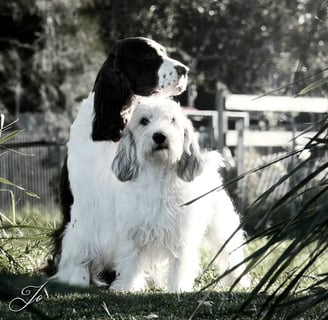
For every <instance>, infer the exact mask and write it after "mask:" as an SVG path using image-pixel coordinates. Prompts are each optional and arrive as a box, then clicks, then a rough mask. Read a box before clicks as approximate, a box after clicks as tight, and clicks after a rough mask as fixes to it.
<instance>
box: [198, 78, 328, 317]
mask: <svg viewBox="0 0 328 320" xmlns="http://www.w3.org/2000/svg"><path fill="white" fill-rule="evenodd" d="M327 82H328V78H323V79H322V80H319V81H316V82H315V83H313V84H311V85H310V86H308V87H307V88H305V89H303V90H302V91H301V92H300V94H305V93H307V92H308V91H309V90H312V89H314V88H316V87H317V86H319V85H322V84H323V83H327ZM313 129H314V126H311V128H309V129H308V130H306V131H305V132H304V133H303V134H304V135H306V133H307V132H308V131H313ZM286 158H288V159H290V160H291V163H292V166H291V167H290V170H289V172H288V173H286V174H285V175H284V176H282V177H281V178H280V179H279V181H278V182H277V183H275V184H274V185H273V186H271V188H269V189H268V190H266V191H265V192H264V193H263V194H262V195H261V196H260V197H259V198H258V199H257V200H256V201H255V202H254V203H252V204H251V205H250V207H249V208H248V209H249V210H248V215H247V216H246V217H245V221H244V223H245V224H247V220H248V219H249V220H251V221H254V216H256V218H258V216H259V215H257V212H258V210H260V209H261V210H262V211H263V207H265V205H264V204H265V203H266V201H267V199H268V198H269V196H270V194H272V193H273V192H274V191H275V189H276V188H278V187H279V186H280V185H281V184H282V183H284V182H285V181H288V180H289V181H292V183H290V189H289V190H288V191H287V192H286V194H284V195H283V196H282V197H281V198H280V199H278V200H277V201H276V202H275V203H274V204H273V205H272V206H271V207H270V208H269V209H267V210H266V211H265V213H264V214H262V216H261V219H260V221H258V223H257V230H259V231H257V232H255V234H254V235H253V236H252V237H251V238H250V239H248V240H247V242H246V243H245V244H246V245H251V244H252V243H256V242H258V241H259V240H260V243H261V246H259V247H257V248H256V249H255V250H254V251H253V252H252V253H251V254H250V255H249V256H248V257H247V258H246V259H245V261H246V262H247V263H248V267H247V270H246V272H252V270H254V269H256V268H259V267H260V266H261V265H262V264H265V261H267V260H270V263H271V266H270V267H269V268H268V270H266V272H264V274H263V275H262V276H261V278H260V279H258V282H257V284H256V285H255V287H254V288H253V289H252V291H251V292H250V294H249V295H247V298H246V299H245V301H244V302H243V303H242V304H241V305H240V307H239V310H238V311H237V313H236V316H235V318H234V319H238V317H239V316H240V315H241V314H243V313H245V312H247V310H248V309H249V308H250V307H251V306H252V304H253V303H254V301H256V299H258V297H259V296H265V297H266V298H265V299H264V302H263V303H262V306H261V308H259V309H258V312H257V318H256V319H273V318H274V319H276V317H277V315H278V318H279V319H298V317H302V316H303V315H304V314H306V313H307V312H309V311H310V310H311V309H314V308H315V311H316V312H318V313H319V314H318V315H317V319H328V263H327V261H328V198H327V196H328V116H327V115H325V117H324V118H323V119H322V121H321V122H319V123H318V124H317V130H316V134H315V136H314V137H312V138H309V141H308V143H307V144H306V145H305V146H304V147H303V148H302V149H299V150H293V151H291V152H289V153H287V154H286V155H285V156H283V157H281V158H279V159H276V160H273V161H271V162H270V163H267V164H264V165H263V166H261V167H259V168H255V169H252V170H250V171H248V172H246V173H244V174H243V175H241V176H239V177H237V178H236V179H234V180H233V181H230V182H228V183H227V184H226V185H229V184H230V183H235V182H236V181H237V180H239V179H242V178H244V177H245V176H247V175H249V174H252V173H254V172H257V171H260V170H262V169H264V168H266V167H267V166H270V165H272V164H274V163H276V162H278V161H281V160H283V159H286ZM222 187H223V186H220V187H218V188H217V189H215V190H218V189H220V188H222ZM215 190H211V192H213V191H215ZM196 201H197V199H196ZM291 204H292V205H293V208H294V212H291V213H290V214H289V215H287V216H283V217H282V218H281V219H280V220H279V221H277V219H275V217H276V216H277V215H279V213H280V212H281V211H282V210H285V209H286V207H287V208H288V206H290V205H291ZM280 216H281V215H280ZM241 227H242V226H241ZM263 239H265V241H263ZM286 240H288V241H286ZM228 241H229V240H228ZM282 243H284V246H285V247H284V248H283V249H282V250H280V252H279V253H278V254H277V251H278V249H279V248H281V247H282V245H281V244H282ZM286 243H287V244H288V245H286ZM219 255H220V252H218V254H217V256H219ZM217 256H216V257H217ZM216 257H214V258H216ZM230 271H231V270H228V271H227V272H226V273H229V272H230ZM226 273H225V274H226ZM225 274H222V275H221V276H220V277H218V278H216V279H215V280H214V281H213V282H211V283H209V284H208V285H207V286H206V288H208V287H211V286H212V285H214V284H216V283H217V282H218V281H219V280H220V279H221V278H222V277H223V276H224V275H225ZM235 284H237V282H236V283H235ZM233 287H235V285H234V286H233ZM233 287H232V288H231V290H232V289H233ZM205 299H206V298H205ZM254 319H255V318H254ZM304 319H305V318H304Z"/></svg>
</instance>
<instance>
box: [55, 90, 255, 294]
mask: <svg viewBox="0 0 328 320" xmlns="http://www.w3.org/2000/svg"><path fill="white" fill-rule="evenodd" d="M92 99H93V97H92V95H90V96H89V98H88V99H86V100H85V101H84V103H83V104H82V109H81V111H80V114H79V117H78V118H77V119H76V121H75V122H74V124H73V126H72V130H71V137H70V142H69V152H70V154H69V158H68V167H69V174H70V180H71V181H72V180H74V181H75V183H74V185H72V192H73V194H74V205H73V207H72V210H71V222H70V223H69V224H68V225H67V227H66V230H65V235H64V237H63V250H62V254H61V259H60V262H59V268H58V272H57V274H56V275H55V278H56V279H58V280H59V281H62V282H66V283H69V284H72V285H79V286H88V285H89V284H90V282H94V283H95V284H97V285H102V284H103V283H102V282H101V281H100V280H99V275H100V273H101V272H102V271H103V270H104V269H106V270H115V271H116V274H117V278H116V280H115V281H114V282H113V284H112V286H111V288H113V289H119V290H128V291H136V290H141V289H144V288H145V287H146V286H148V285H155V286H158V287H161V288H163V289H165V290H168V291H175V292H177V291H190V290H192V287H193V283H194V279H195V277H196V275H197V272H198V268H199V261H198V253H199V248H200V246H201V244H202V243H203V242H204V241H203V240H204V239H206V240H207V243H208V245H209V246H208V247H209V249H211V250H212V252H213V253H216V252H217V251H218V250H219V249H220V247H221V246H222V245H223V244H224V243H225V242H226V240H227V239H228V238H229V237H230V236H231V234H232V233H233V232H234V231H235V230H236V229H237V227H238V225H239V216H238V214H237V213H236V211H235V209H234V206H233V204H232V202H231V200H230V198H229V196H228V195H227V194H226V192H225V191H224V190H221V191H219V192H214V193H212V194H210V195H208V196H206V197H204V198H202V199H200V200H198V201H196V202H194V203H193V204H191V205H188V206H184V205H183V204H184V203H186V202H188V201H189V200H192V199H193V198H196V197H197V196H199V195H201V194H203V193H205V192H207V191H209V190H210V189H212V188H214V187H217V186H219V185H220V184H221V183H222V181H221V177H220V174H219V173H218V169H219V166H222V159H221V157H220V156H219V154H218V153H216V152H205V153H201V152H200V150H199V147H198V144H197V141H196V138H195V135H194V133H193V128H192V126H191V123H190V122H189V120H187V118H186V117H185V116H184V115H183V113H182V111H181V108H180V107H179V106H178V105H177V104H176V103H175V102H173V101H172V100H169V99H158V98H157V99H151V98H148V99H143V100H142V102H140V103H139V105H138V106H137V107H135V110H134V112H133V113H132V116H131V119H130V121H129V122H128V125H127V127H126V128H125V130H124V132H123V137H122V138H121V140H120V142H119V143H118V144H115V143H111V142H107V141H106V142H97V143H95V142H93V141H92V140H91V139H90V132H91V130H92V128H91V121H90V118H92V112H93V110H92V101H93V100H92ZM99 154H102V157H101V158H99V157H98V155H99ZM79 159H83V163H84V164H85V163H89V164H90V167H89V169H88V170H85V166H83V167H82V166H79V165H78V163H79ZM111 164H112V168H113V172H114V173H115V175H116V177H117V178H116V177H115V176H114V175H113V172H112V170H111ZM90 199H93V201H92V202H91V201H90ZM242 243H243V232H242V231H239V232H237V234H236V235H235V236H234V237H233V238H232V240H230V241H229V242H228V244H227V245H226V247H225V249H224V250H223V252H222V253H221V254H220V256H219V257H218V259H217V260H216V264H217V267H218V268H219V269H220V271H221V272H222V271H225V270H226V269H227V268H229V267H232V266H234V265H237V264H238V263H240V262H241V261H242V260H243V259H244V255H243V251H242V248H240V246H241V245H242ZM243 270H244V266H243V265H241V266H240V267H239V268H237V269H236V270H234V271H233V272H232V273H230V274H229V275H228V276H226V277H225V278H224V279H223V283H224V284H226V285H230V284H231V283H232V282H233V281H234V280H235V279H236V278H237V277H239V275H240V274H241V272H242V271H243ZM241 284H242V285H248V284H249V283H248V279H247V278H246V277H244V278H243V279H242V282H241Z"/></svg>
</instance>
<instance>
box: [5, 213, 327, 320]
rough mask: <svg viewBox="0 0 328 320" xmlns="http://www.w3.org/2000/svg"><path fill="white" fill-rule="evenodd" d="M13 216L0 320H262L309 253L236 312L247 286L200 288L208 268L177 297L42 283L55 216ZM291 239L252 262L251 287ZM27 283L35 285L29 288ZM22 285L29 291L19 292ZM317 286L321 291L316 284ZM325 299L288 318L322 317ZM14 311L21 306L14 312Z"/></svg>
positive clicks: (297, 294)
mask: <svg viewBox="0 0 328 320" xmlns="http://www.w3.org/2000/svg"><path fill="white" fill-rule="evenodd" d="M15 219H16V225H18V226H19V227H16V225H15V226H14V225H13V222H12V217H9V216H4V215H1V225H0V235H1V239H0V250H1V256H0V268H1V269H0V270H1V273H0V287H1V288H0V295H1V300H0V320H4V319H115V320H118V319H124V320H125V319H131V320H132V319H220V320H222V319H234V318H235V319H261V317H262V316H263V315H264V313H265V312H266V310H265V309H264V310H263V312H262V311H261V312H260V310H261V307H262V305H263V303H264V302H265V300H266V299H267V298H268V297H269V294H270V292H273V291H274V290H276V289H278V288H279V285H281V284H284V283H286V284H287V283H288V281H289V278H291V277H292V275H293V270H295V269H296V268H297V267H298V264H302V260H304V261H306V259H308V256H309V252H310V251H307V250H304V252H303V253H302V255H300V256H299V261H294V262H293V263H292V264H291V265H290V266H289V269H288V271H286V272H285V273H284V274H283V275H282V276H281V277H280V279H279V281H277V283H276V284H275V285H274V286H273V287H272V288H271V289H270V290H268V291H267V292H258V293H257V294H256V296H255V297H254V299H253V300H252V302H251V303H250V304H248V305H247V307H246V308H244V310H243V312H242V313H241V314H239V313H238V310H239V308H240V306H241V305H242V304H243V303H244V301H246V300H247V298H249V297H250V294H251V293H250V292H251V289H248V290H244V289H243V290H238V289H234V290H233V291H231V292H229V290H228V289H227V288H223V287H221V286H220V285H219V284H218V285H217V286H216V288H215V290H211V291H202V290H201V288H202V287H204V286H205V285H206V284H207V283H209V282H211V281H212V280H213V279H214V278H215V273H213V272H212V271H210V272H209V273H208V274H206V275H205V276H203V277H201V278H200V279H199V281H198V284H196V291H195V292H193V293H182V294H179V295H178V294H167V293H164V292H160V291H156V290H153V291H147V292H143V293H138V294H131V293H118V292H112V291H110V290H108V289H107V288H101V289H100V288H89V289H84V290H82V289H79V288H73V287H66V286H63V285H59V284H56V283H54V282H49V283H46V281H47V279H46V278H44V277H42V276H41V275H40V274H39V273H38V268H39V267H40V266H42V264H43V263H44V261H45V260H46V256H47V255H48V253H49V237H48V234H49V232H51V230H53V228H54V227H55V226H56V219H55V218H53V217H52V218H49V217H47V216H46V215H44V214H43V213H42V212H40V211H39V212H35V211H31V210H28V211H27V212H25V213H24V214H17V215H16V217H15ZM290 243H291V241H285V242H281V243H280V244H279V245H277V248H276V249H275V253H271V254H270V255H269V256H268V257H267V258H266V259H265V260H264V261H262V262H261V263H259V264H258V265H256V266H254V268H253V269H252V270H251V277H252V279H253V283H254V286H256V283H258V282H259V280H260V279H261V278H262V277H263V276H264V275H265V273H266V271H267V270H268V268H269V267H270V266H271V265H272V264H273V263H274V261H275V259H276V257H277V256H279V255H280V254H281V252H283V251H284V249H285V248H286V247H287V246H288V245H289V244H290ZM263 244H264V242H263V240H262V241H257V242H255V243H252V244H250V245H248V247H247V252H248V254H250V253H251V252H253V251H254V250H256V249H257V248H259V247H262V246H263ZM309 250H310V249H309ZM207 258H208V257H207ZM207 258H206V257H205V258H204V259H203V260H206V259H207ZM326 261H327V255H325V256H323V257H322V259H320V261H318V262H317V263H316V267H315V270H314V269H312V270H311V272H307V273H306V274H305V275H304V279H303V280H302V281H303V283H304V288H305V287H306V288H307V287H309V285H310V283H311V281H312V280H313V279H315V280H316V281H317V275H318V274H324V273H327V272H328V266H327V263H326ZM205 264H206V262H204V265H205ZM289 272H290V273H289ZM43 285H44V286H43ZM29 286H34V287H31V288H28V287H29ZM42 286H43V287H42ZM24 288H25V289H30V294H29V295H26V296H24V295H23V292H22V290H23V289H24ZM324 288H325V287H324V284H323V286H322V288H321V289H322V290H325V289H324ZM316 290H320V287H319V288H318V287H317V288H316ZM325 292H326V291H325ZM305 294H308V292H307V291H305V292H303V291H302V286H299V287H298V288H297V290H296V291H294V294H293V295H291V297H290V298H300V299H302V297H304V299H309V298H308V296H306V295H305ZM315 294H316V293H315V292H314V293H313V295H312V299H314V298H315V297H316V296H315ZM17 298H20V299H24V301H25V302H24V303H23V304H22V300H20V301H18V300H19V299H17ZM13 299H16V300H14V301H13ZM202 300H204V301H202ZM326 301H327V299H326V300H324V301H323V302H322V303H320V304H318V305H317V306H316V307H315V308H313V309H311V310H309V311H307V312H306V313H305V314H303V315H301V316H299V317H292V318H291V319H324V317H325V316H326V314H325V313H326V311H327V309H328V303H327V302H326ZM304 302H306V300H300V302H299V303H297V304H294V305H293V306H292V307H291V306H288V307H285V308H280V309H277V310H276V312H275V313H274V314H273V315H272V316H270V319H287V318H288V316H289V315H291V314H293V313H295V312H296V311H297V310H298V309H300V308H302V306H303V305H304ZM9 307H10V308H9ZM10 309H11V310H10ZM19 309H22V310H21V311H20V312H14V311H15V310H19ZM196 309H197V310H196Z"/></svg>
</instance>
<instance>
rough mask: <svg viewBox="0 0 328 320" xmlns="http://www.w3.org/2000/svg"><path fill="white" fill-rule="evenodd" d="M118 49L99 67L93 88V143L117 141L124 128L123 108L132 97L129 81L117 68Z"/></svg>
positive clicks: (128, 103)
mask: <svg viewBox="0 0 328 320" xmlns="http://www.w3.org/2000/svg"><path fill="white" fill-rule="evenodd" d="M118 50H119V49H118V48H114V50H113V51H112V52H111V54H110V55H109V56H108V58H107V60H106V61H105V62H104V64H103V66H102V67H101V69H100V71H99V73H98V75H97V78H96V81H95V85H94V88H93V91H94V92H95V95H94V119H93V128H92V139H93V140H94V141H103V140H112V141H118V140H119V139H120V137H121V133H122V130H123V129H124V127H125V119H124V118H123V117H122V114H121V113H122V111H123V109H124V107H127V106H129V105H130V103H131V99H132V96H133V93H132V90H131V88H130V82H129V80H128V79H127V78H126V77H125V76H124V74H123V73H122V72H121V71H120V70H119V69H118V68H117V66H116V59H117V52H118Z"/></svg>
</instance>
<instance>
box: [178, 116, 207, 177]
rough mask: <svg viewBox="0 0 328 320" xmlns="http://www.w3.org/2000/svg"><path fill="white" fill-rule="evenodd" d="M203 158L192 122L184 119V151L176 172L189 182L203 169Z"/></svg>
mask: <svg viewBox="0 0 328 320" xmlns="http://www.w3.org/2000/svg"><path fill="white" fill-rule="evenodd" d="M203 165H204V160H203V157H202V155H201V152H200V149H199V144H198V141H197V138H196V136H195V134H194V131H193V127H192V124H191V122H190V121H189V120H186V124H185V131H184V151H183V154H182V157H181V159H180V160H179V162H178V167H177V174H178V177H180V178H181V179H182V180H184V181H187V182H190V181H192V180H194V179H195V177H197V176H198V175H200V174H201V172H202V171H203Z"/></svg>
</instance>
